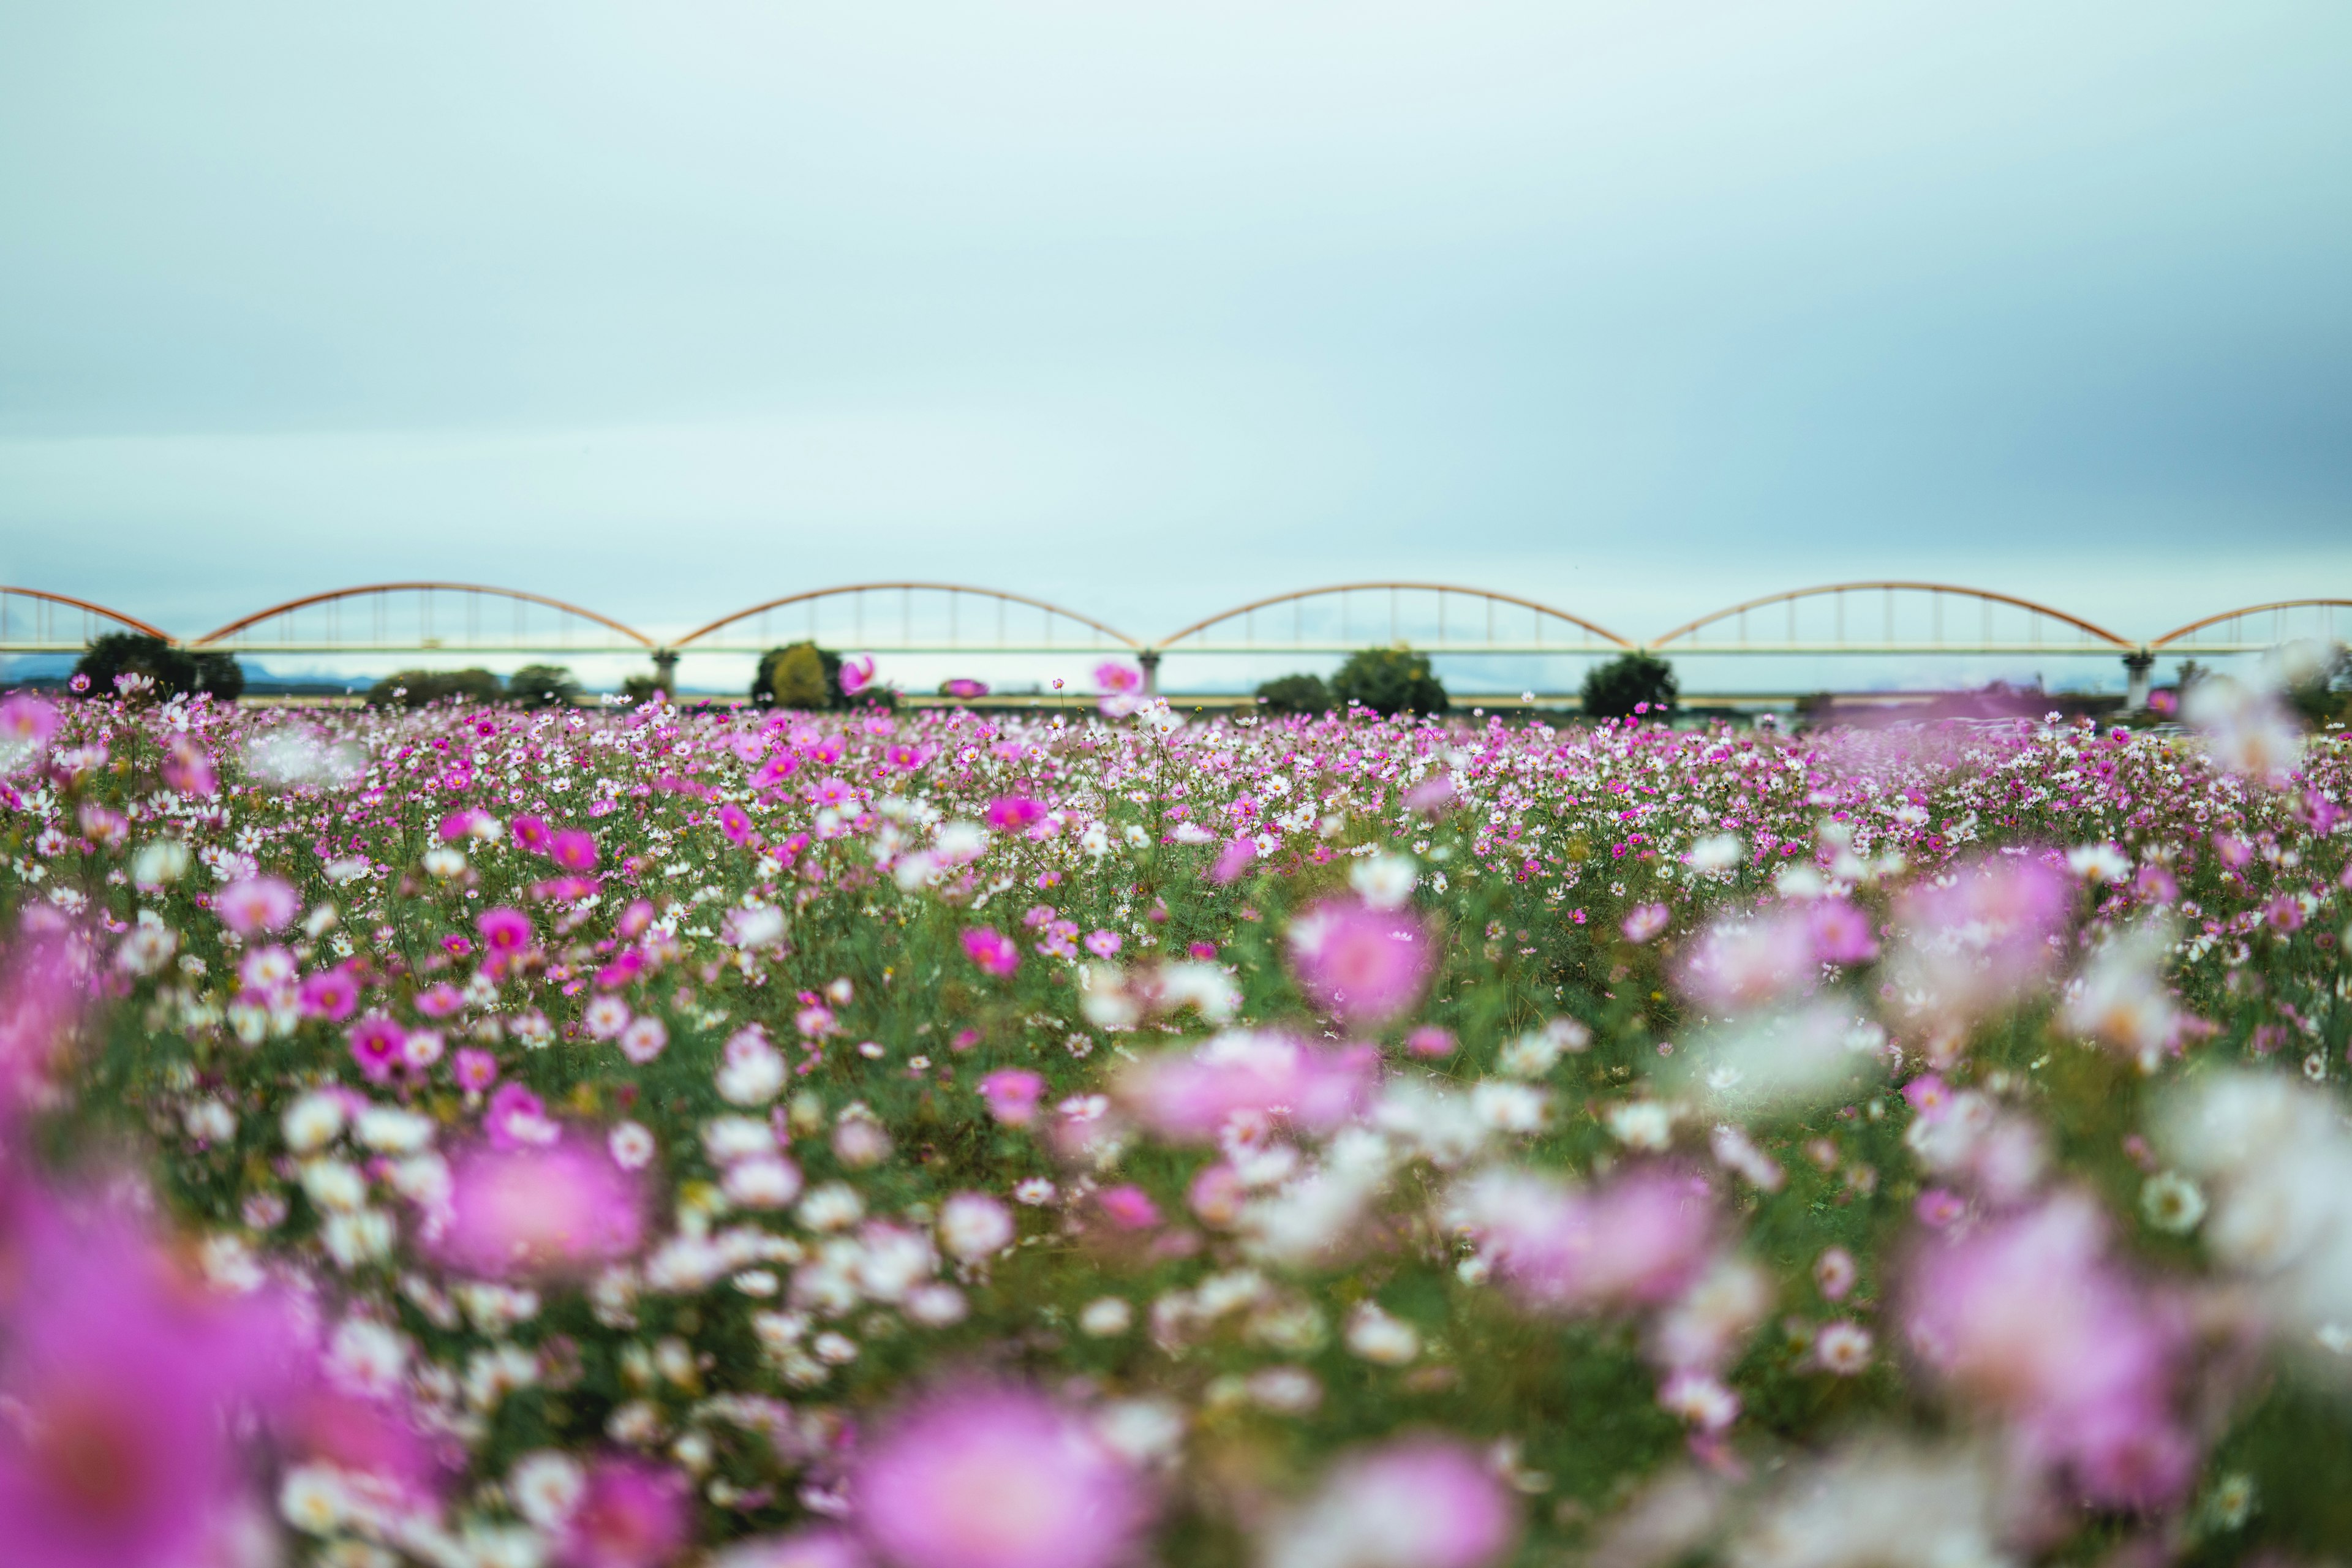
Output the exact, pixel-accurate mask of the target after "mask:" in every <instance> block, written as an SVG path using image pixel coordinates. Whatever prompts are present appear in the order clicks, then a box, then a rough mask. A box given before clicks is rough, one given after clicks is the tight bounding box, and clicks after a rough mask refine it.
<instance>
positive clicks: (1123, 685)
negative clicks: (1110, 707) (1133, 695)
mask: <svg viewBox="0 0 2352 1568" xmlns="http://www.w3.org/2000/svg"><path fill="white" fill-rule="evenodd" d="M1095 684H1096V685H1097V686H1098V687H1100V688H1101V689H1103V690H1105V691H1108V692H1111V693H1114V694H1116V693H1119V692H1126V691H1140V690H1142V689H1143V671H1142V670H1141V669H1139V668H1137V667H1136V666H1134V665H1131V664H1122V663H1120V662H1119V661H1118V659H1115V658H1113V659H1105V660H1104V661H1103V662H1102V663H1100V664H1098V665H1097V666H1095Z"/></svg>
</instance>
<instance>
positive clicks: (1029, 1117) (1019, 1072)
mask: <svg viewBox="0 0 2352 1568" xmlns="http://www.w3.org/2000/svg"><path fill="white" fill-rule="evenodd" d="M1044 1093H1045V1079H1042V1078H1039V1077H1038V1076H1037V1075H1036V1074H1035V1073H1034V1072H1031V1071H1030V1070H1029V1069H1028V1068H997V1069H996V1070H995V1071H994V1072H992V1073H990V1074H989V1075H988V1076H987V1077H985V1078H983V1079H981V1080H980V1097H981V1099H982V1100H986V1101H987V1102H988V1113H989V1115H991V1116H992V1117H994V1118H996V1120H997V1121H1001V1122H1003V1124H1004V1125H1005V1126H1007V1127H1026V1126H1028V1125H1029V1124H1030V1123H1031V1122H1032V1121H1035V1120H1036V1119H1037V1101H1038V1099H1039V1097H1040V1096H1042V1095H1043V1094H1044Z"/></svg>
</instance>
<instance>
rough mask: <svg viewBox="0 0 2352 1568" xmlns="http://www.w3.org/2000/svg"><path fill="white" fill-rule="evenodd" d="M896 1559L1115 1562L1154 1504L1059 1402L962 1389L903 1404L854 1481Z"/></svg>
mask: <svg viewBox="0 0 2352 1568" xmlns="http://www.w3.org/2000/svg"><path fill="white" fill-rule="evenodd" d="M850 1491H851V1496H852V1498H853V1500H854V1501H855V1504H856V1510H857V1512H856V1520H857V1525H858V1529H859V1531H861V1532H862V1533H863V1534H864V1535H865V1536H866V1539H867V1540H868V1541H869V1542H872V1543H873V1544H874V1546H875V1548H876V1549H877V1551H878V1552H880V1554H881V1556H882V1557H883V1559H884V1560H885V1561H886V1562H887V1563H891V1564H893V1565H894V1568H1112V1565H1113V1564H1116V1563H1121V1562H1124V1561H1125V1560H1126V1559H1127V1557H1128V1555H1129V1552H1131V1551H1132V1549H1133V1548H1134V1545H1135V1543H1136V1540H1137V1538H1138V1536H1139V1534H1140V1533H1141V1531H1142V1530H1143V1527H1144V1525H1145V1524H1146V1522H1147V1521H1148V1520H1149V1518H1150V1512H1151V1500H1150V1494H1149V1492H1148V1491H1147V1490H1146V1489H1145V1487H1144V1485H1143V1483H1142V1481H1141V1479H1139V1477H1138V1476H1137V1475H1136V1473H1135V1471H1134V1470H1133V1469H1131V1468H1129V1466H1128V1465H1127V1464H1126V1463H1125V1462H1124V1461H1123V1460H1121V1459H1120V1458H1118V1457H1117V1456H1116V1455H1114V1454H1113V1453H1112V1452H1111V1451H1110V1450H1108V1448H1106V1447H1103V1446H1102V1445H1101V1444H1100V1443H1099V1442H1097V1440H1096V1439H1095V1437H1094V1436H1093V1435H1092V1434H1091V1433H1090V1432H1089V1431H1088V1430H1087V1427H1086V1426H1085V1425H1084V1424H1083V1423H1082V1422H1080V1421H1079V1420H1078V1419H1077V1418H1076V1416H1075V1415H1071V1414H1070V1413H1068V1412H1066V1411H1065V1410H1064V1409H1063V1408H1062V1407H1061V1406H1059V1405H1055V1404H1054V1403H1052V1402H1051V1401H1049V1400H1047V1399H1045V1398H1044V1397H1043V1396H1042V1395H1039V1394H1032V1393H1030V1392H1028V1391H1026V1390H1024V1389H1015V1388H999V1387H989V1386H967V1387H964V1388H960V1389H953V1390H950V1391H948V1392H946V1393H943V1394H936V1395H933V1396H932V1397H930V1398H929V1399H927V1400H924V1401H923V1402H921V1403H919V1404H918V1405H914V1406H913V1407H911V1408H910V1409H908V1410H906V1411H904V1412H902V1413H901V1414H900V1415H899V1417H898V1420H897V1421H896V1422H894V1423H893V1424H892V1425H891V1426H889V1427H888V1428H887V1429H886V1431H885V1432H884V1434H883V1435H882V1436H881V1437H880V1439H879V1440H878V1441H877V1442H876V1443H875V1445H874V1446H873V1447H871V1448H870V1449H868V1450H867V1451H866V1453H865V1454H864V1455H863V1456H862V1457H861V1458H860V1459H859V1462H858V1464H857V1468H856V1470H855V1471H854V1472H853V1474H852V1476H851V1478H850Z"/></svg>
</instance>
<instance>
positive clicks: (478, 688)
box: [367, 669, 505, 708]
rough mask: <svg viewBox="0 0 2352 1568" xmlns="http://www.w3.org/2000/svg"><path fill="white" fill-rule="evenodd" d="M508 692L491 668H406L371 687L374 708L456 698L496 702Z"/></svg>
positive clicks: (420, 705)
mask: <svg viewBox="0 0 2352 1568" xmlns="http://www.w3.org/2000/svg"><path fill="white" fill-rule="evenodd" d="M504 695H505V691H504V689H503V688H501V687H500V686H499V678H498V677H497V676H495V675H492V674H491V673H490V672H489V671H488V670H487V669H403V670H398V671H395V672H394V673H393V674H391V675H387V676H385V677H384V678H383V679H382V680H379V681H377V682H376V683H375V684H374V685H373V686H371V687H369V688H368V694H367V700H368V706H369V707H371V708H391V707H395V706H397V707H402V708H423V707H425V706H426V705H427V704H429V703H434V702H442V701H446V700H451V699H455V700H457V701H460V702H496V701H497V700H499V698H500V697H502V696H504Z"/></svg>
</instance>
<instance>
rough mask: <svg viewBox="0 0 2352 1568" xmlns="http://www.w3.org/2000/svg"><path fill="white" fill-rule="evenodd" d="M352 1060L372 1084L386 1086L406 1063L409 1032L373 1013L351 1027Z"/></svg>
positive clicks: (381, 1015) (379, 1014) (388, 1019)
mask: <svg viewBox="0 0 2352 1568" xmlns="http://www.w3.org/2000/svg"><path fill="white" fill-rule="evenodd" d="M351 1040H352V1060H353V1061H355V1062H357V1063H359V1065H360V1071H361V1072H362V1074H364V1075H365V1076H366V1078H367V1080H368V1081H369V1082H370V1083H384V1082H387V1081H389V1080H390V1079H391V1078H392V1075H393V1074H394V1072H396V1071H398V1070H399V1068H400V1066H401V1063H402V1062H403V1061H404V1059H405V1051H404V1047H406V1046H407V1044H408V1031H407V1030H405V1029H404V1028H402V1027H401V1026H399V1025H398V1024H395V1023H394V1022H393V1021H392V1020H391V1019H390V1018H387V1017H385V1016H383V1014H381V1013H371V1014H369V1015H368V1016H366V1017H364V1018H362V1019H361V1020H360V1021H359V1022H358V1023H356V1024H353V1025H352V1033H351Z"/></svg>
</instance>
